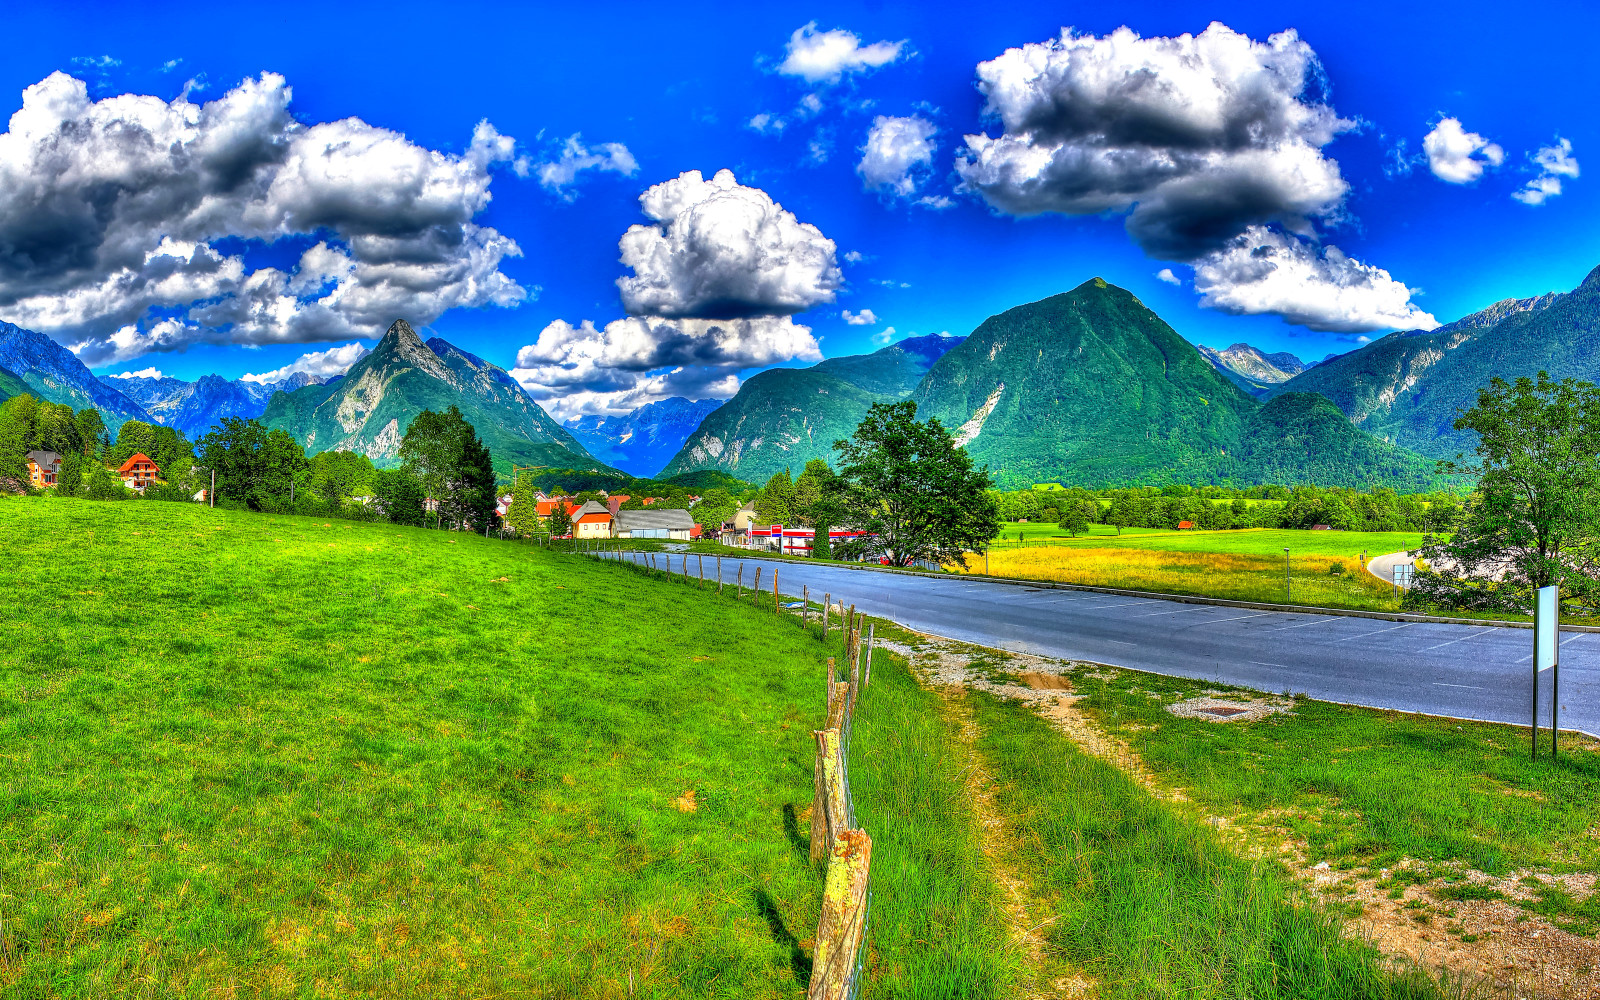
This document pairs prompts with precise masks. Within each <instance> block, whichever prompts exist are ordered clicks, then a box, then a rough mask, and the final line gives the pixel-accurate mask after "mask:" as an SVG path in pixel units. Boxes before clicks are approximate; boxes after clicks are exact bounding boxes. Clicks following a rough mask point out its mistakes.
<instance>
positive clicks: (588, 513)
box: [572, 500, 612, 538]
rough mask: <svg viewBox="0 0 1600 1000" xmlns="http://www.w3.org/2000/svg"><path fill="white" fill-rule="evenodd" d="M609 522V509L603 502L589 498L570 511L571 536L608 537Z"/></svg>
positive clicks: (609, 530)
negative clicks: (580, 505) (586, 501)
mask: <svg viewBox="0 0 1600 1000" xmlns="http://www.w3.org/2000/svg"><path fill="white" fill-rule="evenodd" d="M611 524H612V517H611V511H609V510H607V509H606V506H605V504H603V503H600V502H599V501H598V500H590V501H589V502H588V503H586V504H584V505H583V506H582V507H579V508H578V509H577V510H575V511H573V512H572V537H573V538H610V537H611Z"/></svg>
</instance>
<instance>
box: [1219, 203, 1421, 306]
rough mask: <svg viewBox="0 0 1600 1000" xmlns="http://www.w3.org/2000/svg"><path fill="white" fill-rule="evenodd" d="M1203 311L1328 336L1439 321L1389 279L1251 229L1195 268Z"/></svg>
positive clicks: (1302, 243) (1327, 251)
mask: <svg viewBox="0 0 1600 1000" xmlns="http://www.w3.org/2000/svg"><path fill="white" fill-rule="evenodd" d="M1194 286H1195V290H1196V291H1198V292H1199V293H1200V304H1201V305H1203V306H1206V307H1208V308H1212V309H1218V310H1221V311H1222V312H1226V313H1230V314H1233V315H1259V314H1275V315H1279V316H1282V317H1283V319H1284V321H1285V322H1288V323H1294V324H1296V325H1299V326H1304V327H1306V328H1307V329H1311V330H1319V331H1324V332H1329V333H1364V332H1367V331H1371V330H1390V329H1398V330H1432V329H1433V328H1434V327H1437V326H1438V325H1439V321H1438V320H1436V319H1434V318H1433V316H1431V315H1430V314H1428V313H1426V312H1423V311H1422V310H1421V309H1418V308H1417V307H1416V306H1415V305H1414V304H1413V303H1412V302H1411V294H1412V291H1411V289H1409V288H1407V287H1406V286H1405V285H1404V284H1403V283H1401V282H1399V281H1396V280H1395V279H1394V278H1392V277H1390V275H1389V272H1388V271H1385V270H1383V269H1382V268H1379V267H1373V266H1372V265H1370V264H1363V263H1362V262H1361V261H1358V260H1355V259H1353V258H1350V257H1347V256H1345V255H1344V253H1342V252H1341V251H1340V250H1339V248H1338V247H1334V246H1328V247H1321V248H1319V247H1317V246H1316V245H1315V244H1313V243H1311V242H1310V241H1308V240H1304V239H1301V238H1299V237H1297V236H1294V235H1292V234H1286V233H1281V232H1277V231H1274V230H1271V229H1267V228H1265V227H1259V226H1258V227H1252V228H1251V229H1250V230H1249V231H1247V232H1246V233H1244V234H1243V235H1241V236H1239V237H1238V238H1236V239H1235V240H1233V241H1232V242H1231V243H1230V244H1229V245H1228V246H1227V247H1225V248H1224V249H1222V250H1218V251H1215V252H1213V253H1211V254H1208V255H1206V256H1205V257H1202V258H1201V259H1199V260H1197V261H1195V263H1194Z"/></svg>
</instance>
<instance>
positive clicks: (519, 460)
mask: <svg viewBox="0 0 1600 1000" xmlns="http://www.w3.org/2000/svg"><path fill="white" fill-rule="evenodd" d="M452 404H453V405H455V406H457V407H459V408H460V410H461V413H462V415H463V416H465V417H466V418H467V422H468V423H470V424H472V426H473V427H474V428H475V429H476V430H477V432H478V436H479V437H480V438H482V439H483V441H484V443H485V444H487V445H488V446H489V451H490V453H491V454H493V456H494V465H495V471H496V472H497V473H500V474H501V475H506V476H509V474H510V472H511V466H512V465H513V464H518V465H547V466H555V467H558V468H577V469H603V470H609V466H606V465H603V464H602V463H600V462H598V461H596V460H595V458H594V457H593V456H592V455H590V454H589V453H588V452H587V451H585V450H584V447H583V445H581V444H579V443H578V441H577V439H576V438H574V437H573V436H572V434H571V433H570V432H568V431H567V430H566V429H565V428H564V427H562V426H561V425H560V424H558V423H556V422H555V420H554V419H553V418H552V417H551V416H550V415H549V414H548V413H546V412H545V411H544V409H543V408H542V407H541V406H539V404H538V403H536V402H534V401H533V399H532V398H530V397H529V396H528V394H527V393H526V392H524V391H523V390H522V387H521V386H519V385H517V383H516V382H515V381H514V380H513V379H512V378H511V376H509V375H507V374H506V373H505V372H504V371H502V370H501V369H499V368H497V367H495V366H494V365H491V364H489V363H488V362H487V361H484V360H483V359H482V358H478V357H475V356H473V355H471V354H468V353H467V352H466V351H463V350H460V349H459V348H456V347H454V346H452V345H451V344H448V343H446V342H445V341H443V340H440V339H439V338H437V337H436V338H434V339H433V340H430V341H428V342H427V343H426V344H424V343H423V342H422V338H420V337H418V336H417V335H416V333H415V332H414V331H413V330H412V329H411V327H410V325H409V324H407V323H406V322H405V321H404V320H396V321H395V323H394V325H393V326H391V327H389V330H388V332H387V333H385V334H384V335H383V339H382V340H380V341H379V342H378V346H377V347H375V348H374V349H373V351H372V353H371V354H368V355H367V356H366V357H364V358H362V359H361V360H360V361H357V362H356V363H355V364H354V365H353V366H351V368H350V370H349V371H348V372H346V373H345V374H344V377H342V378H339V379H335V380H333V381H331V382H328V383H326V384H324V385H308V386H306V387H305V388H303V389H298V390H296V391H294V392H279V393H275V394H274V395H273V396H272V399H271V400H270V401H269V402H268V404H267V409H266V412H265V413H264V414H263V415H262V417H261V419H262V421H263V422H264V423H265V424H266V425H267V426H268V427H274V428H282V429H283V430H285V431H288V432H289V433H290V434H292V435H294V437H295V438H296V439H297V440H299V441H300V443H301V444H302V445H304V446H305V449H306V451H307V453H309V454H315V453H317V452H321V451H358V452H361V453H362V454H365V455H366V456H368V457H369V458H371V459H372V460H373V462H374V463H376V464H378V465H380V466H384V465H393V464H395V463H396V462H397V461H398V455H399V451H400V441H401V439H402V438H403V437H404V436H405V432H406V428H407V427H409V426H410V425H411V419H412V418H413V417H415V416H416V415H417V414H418V413H420V412H421V411H423V410H435V411H438V410H443V409H446V408H447V407H449V406H451V405H452Z"/></svg>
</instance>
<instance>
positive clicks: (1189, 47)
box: [956, 23, 1355, 260]
mask: <svg viewBox="0 0 1600 1000" xmlns="http://www.w3.org/2000/svg"><path fill="white" fill-rule="evenodd" d="M1319 73H1320V70H1319V67H1318V64H1317V59H1316V53H1314V52H1313V51H1312V49H1311V47H1310V46H1309V45H1307V44H1306V43H1305V42H1304V41H1302V40H1301V39H1300V37H1299V36H1298V35H1297V34H1296V33H1295V32H1294V31H1284V32H1280V33H1279V34H1276V35H1273V36H1271V37H1270V38H1268V39H1267V40H1266V41H1265V42H1258V41H1254V40H1253V39H1251V38H1248V37H1247V36H1245V35H1242V34H1239V33H1238V32H1236V31H1233V30H1232V29H1230V28H1228V27H1227V26H1226V25H1223V24H1217V23H1214V24H1212V25H1211V26H1210V27H1208V28H1207V29H1206V30H1205V31H1204V32H1202V33H1201V34H1199V35H1187V34H1186V35H1180V36H1178V37H1175V38H1141V37H1140V36H1139V35H1137V34H1135V33H1134V32H1133V31H1131V30H1130V29H1128V28H1119V29H1118V30H1116V31H1114V32H1112V33H1111V34H1109V35H1106V36H1105V37H1096V36H1093V35H1076V34H1074V33H1073V32H1072V31H1071V29H1066V30H1063V31H1062V33H1061V36H1060V37H1059V38H1056V39H1052V40H1050V41H1046V42H1037V43H1030V44H1027V45H1024V46H1022V47H1021V48H1014V49H1009V50H1007V51H1006V52H1005V53H1003V54H1002V55H1000V56H998V57H996V58H995V59H992V60H990V61H988V62H985V63H981V64H979V66H978V86H979V89H980V90H981V91H982V92H983V95H984V97H985V99H986V104H985V112H986V114H987V115H989V116H991V117H992V118H994V119H997V120H998V122H999V124H1000V126H1001V134H1000V135H998V136H990V135H986V134H979V135H969V136H967V137H966V146H967V148H966V150H965V151H964V153H963V155H962V157H961V158H960V159H958V161H957V164H956V169H957V171H958V172H959V174H960V175H961V178H962V181H961V183H962V188H963V189H964V190H966V191H970V192H974V193H976V194H978V195H980V196H982V197H983V199H984V200H985V201H987V202H988V203H989V204H990V205H991V206H992V207H993V208H995V209H996V210H997V211H1000V212H1003V213H1006V214H1009V215H1016V216H1032V215H1039V214H1042V213H1045V212H1058V213H1062V214H1066V215H1098V214H1101V213H1104V212H1126V213H1128V217H1127V228H1128V232H1129V234H1130V235H1131V236H1132V237H1133V238H1134V240H1135V241H1136V242H1137V243H1138V244H1139V245H1140V246H1141V247H1142V248H1144V250H1145V251H1146V252H1147V253H1149V254H1150V255H1151V256H1153V257H1158V258H1164V259H1167V260H1190V259H1193V258H1195V257H1197V256H1199V255H1201V254H1204V253H1208V252H1210V251H1213V250H1216V249H1219V248H1221V247H1222V246H1223V245H1225V244H1226V243H1227V241H1228V240H1230V239H1232V238H1233V237H1235V236H1237V235H1239V234H1240V233H1242V232H1244V231H1245V229H1247V228H1248V227H1250V226H1253V225H1263V224H1266V223H1276V224H1278V225H1281V226H1283V227H1284V228H1286V229H1289V230H1291V231H1294V232H1300V233H1310V232H1311V229H1312V220H1313V219H1314V218H1318V217H1326V216H1329V215H1332V214H1334V213H1336V212H1338V211H1339V209H1340V207H1341V205H1342V203H1343V200H1344V197H1345V194H1346V192H1347V191H1348V188H1349V185H1348V184H1347V183H1346V182H1345V180H1344V178H1343V177H1342V176H1341V175H1340V172H1339V165H1338V163H1337V162H1335V161H1334V160H1332V159H1329V158H1327V157H1325V156H1323V155H1322V147H1324V146H1326V145H1327V144H1328V143H1329V142H1331V141H1332V140H1333V138H1334V137H1335V136H1336V135H1338V134H1339V133H1340V132H1342V131H1345V130H1347V129H1350V128H1353V127H1354V126H1355V123H1354V122H1352V121H1349V120H1346V119H1343V118H1340V117H1339V116H1338V115H1337V114H1335V113H1334V111H1333V109H1332V108H1331V107H1329V106H1328V105H1327V104H1325V103H1322V102H1321V101H1320V100H1316V99H1314V98H1312V97H1309V96H1308V95H1307V94H1306V91H1307V88H1308V86H1311V85H1313V84H1314V83H1315V81H1316V80H1317V79H1318V78H1319Z"/></svg>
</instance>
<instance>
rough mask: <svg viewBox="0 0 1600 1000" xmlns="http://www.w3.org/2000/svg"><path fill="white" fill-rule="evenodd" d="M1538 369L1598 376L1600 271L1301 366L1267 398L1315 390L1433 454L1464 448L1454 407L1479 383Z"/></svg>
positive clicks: (1465, 436)
mask: <svg viewBox="0 0 1600 1000" xmlns="http://www.w3.org/2000/svg"><path fill="white" fill-rule="evenodd" d="M1540 370H1544V371H1548V372H1550V373H1551V374H1552V375H1555V376H1558V377H1569V376H1570V377H1573V378H1581V379H1585V380H1588V381H1591V382H1596V381H1600V268H1596V269H1595V270H1594V271H1592V272H1590V274H1589V276H1588V277H1587V278H1586V279H1584V282H1583V284H1581V285H1579V286H1578V287H1577V288H1576V289H1574V290H1573V291H1571V292H1567V293H1553V294H1549V295H1541V296H1537V297H1535V298H1528V299H1506V300H1504V301H1502V302H1497V303H1495V304H1494V305H1492V306H1490V307H1489V308H1488V309H1485V310H1483V311H1481V312H1478V313H1474V314H1472V315H1471V316H1467V317H1465V318H1463V319H1460V320H1457V321H1456V322H1454V323H1450V324H1447V325H1445V326H1441V327H1439V328H1438V329H1436V330H1433V331H1431V332H1423V331H1410V332H1405V333H1391V334H1389V335H1388V336H1387V337H1384V338H1382V339H1380V340H1377V341H1374V342H1373V343H1371V344H1368V345H1366V346H1365V347H1362V348H1361V349H1360V350H1356V351H1351V352H1350V353H1349V354H1341V355H1339V356H1338V357H1336V358H1332V359H1330V360H1328V361H1325V362H1323V363H1322V364H1320V365H1317V366H1316V367H1315V368H1310V369H1307V370H1306V371H1305V372H1303V373H1301V374H1299V375H1297V376H1295V377H1294V378H1293V379H1290V380H1289V381H1288V382H1285V383H1282V384H1281V385H1278V386H1274V387H1273V388H1272V389H1271V390H1269V395H1276V394H1278V393H1284V392H1315V393H1318V394H1320V395H1322V396H1325V397H1327V398H1328V399H1329V400H1331V401H1332V402H1333V403H1334V405H1336V406H1337V407H1339V409H1340V410H1342V411H1343V412H1344V413H1345V415H1346V416H1348V417H1349V418H1350V420H1351V421H1352V422H1354V423H1355V425H1356V426H1357V427H1360V428H1361V429H1362V430H1364V431H1367V432H1368V433H1370V434H1372V435H1374V436H1375V437H1379V438H1381V439H1383V440H1385V441H1389V442H1391V443H1393V444H1398V445H1401V446H1403V447H1406V448H1409V449H1411V450H1413V451H1416V452H1418V453H1420V454H1423V455H1426V456H1429V457H1431V458H1452V457H1454V456H1455V454H1456V453H1457V452H1460V451H1466V450H1470V449H1471V448H1472V446H1473V444H1474V442H1473V440H1472V435H1471V433H1470V432H1461V431H1457V430H1455V428H1454V427H1453V426H1452V425H1453V424H1454V422H1455V418H1456V411H1457V410H1459V409H1466V408H1469V407H1471V406H1472V405H1473V403H1474V402H1475V401H1476V399H1477V392H1478V389H1479V387H1480V386H1483V385H1485V384H1487V383H1488V381H1489V380H1490V379H1491V378H1493V377H1495V376H1497V375H1498V376H1500V377H1502V378H1507V379H1514V378H1516V377H1517V376H1519V375H1529V376H1531V375H1533V374H1535V373H1537V372H1539V371H1540Z"/></svg>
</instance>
